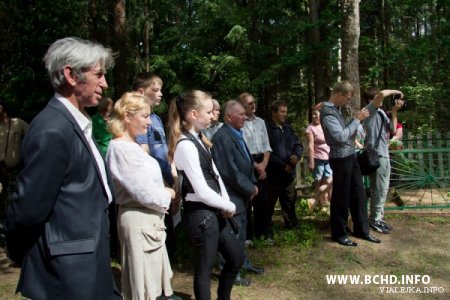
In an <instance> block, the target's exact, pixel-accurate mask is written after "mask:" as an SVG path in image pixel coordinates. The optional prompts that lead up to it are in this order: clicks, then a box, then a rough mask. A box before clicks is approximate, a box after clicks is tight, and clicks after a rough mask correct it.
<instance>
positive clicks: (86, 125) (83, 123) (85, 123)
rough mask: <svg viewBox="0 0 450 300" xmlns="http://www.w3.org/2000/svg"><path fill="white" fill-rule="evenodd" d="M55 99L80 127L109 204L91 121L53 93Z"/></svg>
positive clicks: (104, 175)
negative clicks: (92, 156) (98, 171)
mask: <svg viewBox="0 0 450 300" xmlns="http://www.w3.org/2000/svg"><path fill="white" fill-rule="evenodd" d="M55 98H56V99H58V100H59V101H61V103H62V104H63V105H64V106H65V107H66V108H67V109H68V110H69V112H70V114H71V115H72V116H73V117H74V118H75V121H76V122H77V124H78V126H80V128H81V130H82V131H83V133H84V136H85V137H86V140H87V141H88V143H89V147H90V148H91V151H92V153H93V154H94V158H95V162H96V163H97V167H98V169H99V170H100V174H101V179H102V183H103V186H104V188H105V191H106V194H107V195H108V203H111V202H112V200H113V197H112V193H111V190H110V189H109V185H108V177H107V176H106V169H105V163H104V161H103V158H102V155H101V154H100V152H99V151H98V148H97V146H96V145H95V143H94V140H93V139H92V121H91V120H90V119H89V118H88V117H86V116H85V115H84V114H83V113H82V112H81V111H79V110H78V109H77V108H76V107H75V106H74V105H73V104H72V103H70V101H69V100H67V99H66V98H65V97H63V96H61V95H60V94H58V93H55Z"/></svg>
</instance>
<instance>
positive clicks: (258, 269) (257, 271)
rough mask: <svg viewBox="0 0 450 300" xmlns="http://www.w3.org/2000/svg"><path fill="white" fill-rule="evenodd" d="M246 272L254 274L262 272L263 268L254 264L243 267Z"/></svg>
mask: <svg viewBox="0 0 450 300" xmlns="http://www.w3.org/2000/svg"><path fill="white" fill-rule="evenodd" d="M244 270H245V271H247V272H250V273H254V274H264V268H259V267H255V266H250V267H248V268H246V269H244Z"/></svg>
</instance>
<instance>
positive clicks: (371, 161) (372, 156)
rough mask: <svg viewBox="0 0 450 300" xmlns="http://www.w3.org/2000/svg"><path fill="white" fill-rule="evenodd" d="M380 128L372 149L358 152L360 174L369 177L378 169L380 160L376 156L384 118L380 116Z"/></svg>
mask: <svg viewBox="0 0 450 300" xmlns="http://www.w3.org/2000/svg"><path fill="white" fill-rule="evenodd" d="M380 117H381V127H380V132H379V133H378V138H377V141H376V143H375V145H374V147H373V149H367V148H366V147H365V148H364V149H362V150H361V151H359V152H358V154H357V157H358V163H359V168H360V169H361V174H363V175H370V174H372V173H373V172H375V171H376V170H377V169H378V168H379V167H380V158H379V156H378V151H377V150H376V149H377V148H378V145H379V144H380V139H381V134H382V133H383V127H384V126H383V125H384V118H383V116H381V115H380Z"/></svg>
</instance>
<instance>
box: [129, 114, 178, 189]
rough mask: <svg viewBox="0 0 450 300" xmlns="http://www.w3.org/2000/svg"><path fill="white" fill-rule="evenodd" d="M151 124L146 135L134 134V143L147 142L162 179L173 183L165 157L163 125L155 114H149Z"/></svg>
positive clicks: (165, 142)
mask: <svg viewBox="0 0 450 300" xmlns="http://www.w3.org/2000/svg"><path fill="white" fill-rule="evenodd" d="M150 120H151V122H152V124H151V125H150V126H149V127H148V131H147V135H138V136H136V143H138V144H139V145H142V144H147V145H148V147H149V149H150V155H151V156H152V157H153V158H154V159H156V160H157V161H158V164H159V166H160V168H161V172H162V175H163V178H164V180H165V181H166V182H167V184H169V185H172V184H173V176H172V169H171V167H170V164H169V161H168V159H167V152H168V148H167V139H166V134H165V132H164V125H163V123H162V121H161V118H160V117H159V116H158V115H157V114H155V113H152V114H150Z"/></svg>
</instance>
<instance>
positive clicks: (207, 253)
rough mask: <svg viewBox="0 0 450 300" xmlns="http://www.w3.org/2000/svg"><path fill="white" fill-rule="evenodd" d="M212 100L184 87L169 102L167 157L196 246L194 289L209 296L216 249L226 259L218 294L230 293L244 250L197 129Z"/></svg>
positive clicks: (203, 125)
mask: <svg viewBox="0 0 450 300" xmlns="http://www.w3.org/2000/svg"><path fill="white" fill-rule="evenodd" d="M212 110H213V102H212V100H211V96H210V95H208V94H206V93H204V92H202V91H189V92H186V93H184V94H182V95H180V96H178V97H177V98H175V99H174V100H172V102H171V104H170V107H169V125H170V131H169V160H173V161H174V162H175V166H176V167H177V169H178V171H179V172H180V173H181V175H182V177H183V179H182V180H183V185H182V198H183V223H184V225H185V227H186V230H187V232H188V235H189V236H190V238H191V240H192V241H193V244H194V246H195V268H194V293H195V298H196V299H198V300H203V299H207V300H208V299H211V292H210V284H211V272H212V268H213V266H214V264H215V262H216V258H217V252H218V251H219V252H220V253H221V254H222V256H223V257H224V259H225V261H226V262H225V265H224V267H223V269H222V272H221V274H220V278H219V287H218V290H217V296H218V299H230V295H231V289H232V287H233V283H234V280H235V278H236V275H237V274H238V272H239V269H240V267H241V265H242V262H243V257H244V256H243V251H242V248H241V247H240V244H239V242H238V240H237V238H236V235H235V231H236V228H234V227H233V226H232V225H234V224H232V223H231V222H232V221H230V220H231V219H230V218H231V217H232V216H233V214H234V212H235V210H236V207H235V205H234V203H233V202H231V201H230V198H229V197H228V194H227V191H226V189H225V186H224V184H223V182H222V179H221V178H220V176H219V172H218V171H217V168H216V166H215V164H214V162H213V160H212V158H211V153H210V151H209V147H208V145H210V144H209V143H208V141H206V140H205V139H202V136H201V133H200V132H201V130H202V129H204V128H206V127H207V126H208V125H209V124H210V121H211V117H212Z"/></svg>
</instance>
